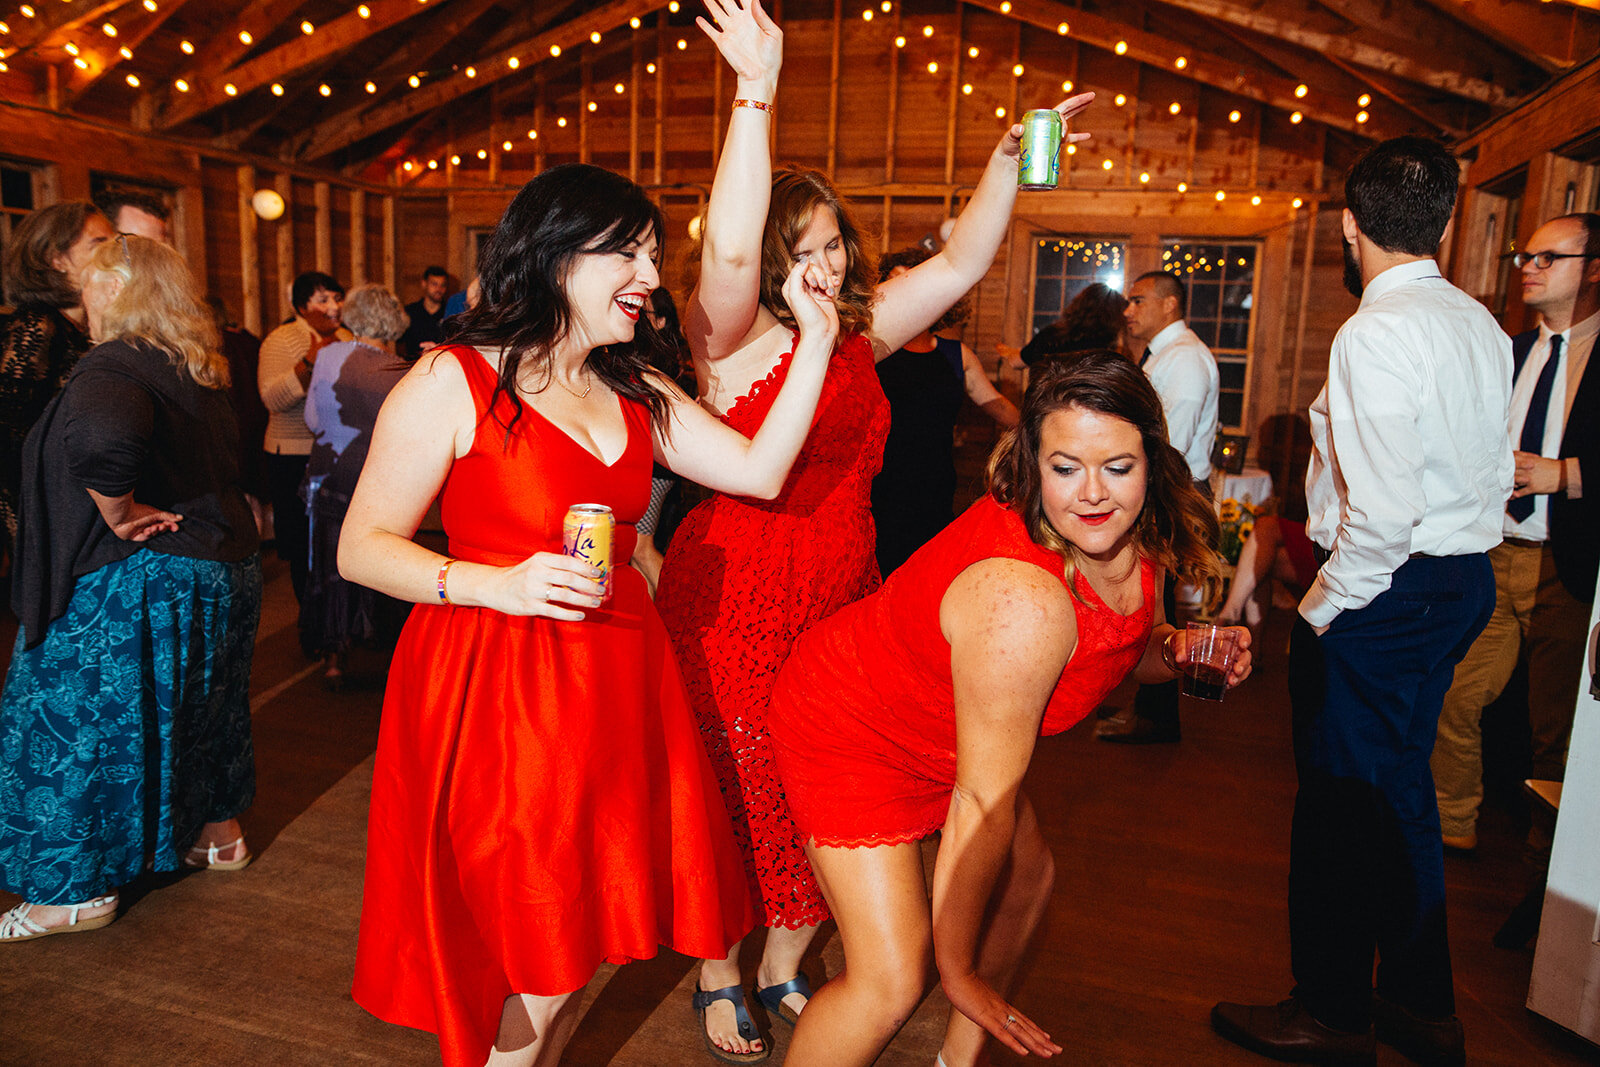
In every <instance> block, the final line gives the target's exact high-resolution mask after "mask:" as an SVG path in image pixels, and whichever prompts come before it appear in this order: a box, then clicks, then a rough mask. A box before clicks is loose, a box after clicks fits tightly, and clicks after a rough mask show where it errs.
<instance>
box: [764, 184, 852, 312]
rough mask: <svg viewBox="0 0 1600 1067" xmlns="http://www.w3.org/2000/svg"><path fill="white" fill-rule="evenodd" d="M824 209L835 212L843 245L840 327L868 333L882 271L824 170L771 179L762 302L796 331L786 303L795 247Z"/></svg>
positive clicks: (838, 298)
mask: <svg viewBox="0 0 1600 1067" xmlns="http://www.w3.org/2000/svg"><path fill="white" fill-rule="evenodd" d="M824 209H826V210H831V211H832V212H833V216H834V218H835V219H836V220H837V221H838V223H839V236H840V238H841V239H842V241H843V242H844V250H845V270H844V277H843V278H841V279H840V285H839V292H838V295H837V296H835V297H834V306H835V307H836V308H837V309H838V312H839V327H840V329H841V331H842V332H844V333H867V332H869V331H870V330H871V329H872V304H873V301H874V300H876V299H877V288H876V286H874V284H873V279H874V278H875V277H877V268H876V266H874V264H873V262H872V254H871V253H870V252H869V251H868V250H867V248H866V246H865V244H864V243H863V241H862V239H861V231H860V229H859V228H858V227H857V226H856V222H855V219H854V218H853V217H852V216H851V214H850V211H849V209H848V207H847V206H846V205H845V202H844V198H843V197H841V196H840V195H839V193H838V191H837V190H836V189H834V187H833V186H832V184H830V183H829V181H828V179H827V178H826V177H825V176H823V174H822V173H821V172H820V171H815V170H805V169H803V168H800V167H779V168H778V169H777V170H776V171H775V172H774V173H773V175H772V201H771V205H770V206H769V207H768V208H767V223H766V227H765V229H763V230H762V233H761V302H762V303H763V304H764V305H766V308H767V310H768V311H770V312H772V314H773V316H774V317H775V318H776V319H777V320H778V321H779V322H781V323H783V324H784V325H785V326H787V327H789V328H790V329H794V328H795V322H794V315H793V313H792V312H790V310H789V305H788V303H787V302H786V301H785V300H784V299H783V283H784V281H786V280H787V279H788V277H789V271H790V270H791V269H793V267H794V262H795V260H794V246H795V243H796V242H798V241H799V240H800V238H801V236H802V235H803V234H804V233H805V232H806V227H807V226H810V225H811V220H812V219H813V218H815V217H816V214H817V212H818V211H821V210H824Z"/></svg>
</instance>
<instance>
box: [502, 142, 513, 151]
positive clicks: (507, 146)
mask: <svg viewBox="0 0 1600 1067" xmlns="http://www.w3.org/2000/svg"><path fill="white" fill-rule="evenodd" d="M500 151H502V152H509V151H511V142H510V141H501V142H500Z"/></svg>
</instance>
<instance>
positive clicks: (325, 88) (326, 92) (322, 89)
mask: <svg viewBox="0 0 1600 1067" xmlns="http://www.w3.org/2000/svg"><path fill="white" fill-rule="evenodd" d="M317 92H319V93H321V94H322V95H323V96H332V95H333V88H332V86H330V85H329V84H328V83H327V82H323V83H322V84H321V85H319V86H317Z"/></svg>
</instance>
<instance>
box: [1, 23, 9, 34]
mask: <svg viewBox="0 0 1600 1067" xmlns="http://www.w3.org/2000/svg"><path fill="white" fill-rule="evenodd" d="M10 32H11V25H10V23H6V22H0V33H10Z"/></svg>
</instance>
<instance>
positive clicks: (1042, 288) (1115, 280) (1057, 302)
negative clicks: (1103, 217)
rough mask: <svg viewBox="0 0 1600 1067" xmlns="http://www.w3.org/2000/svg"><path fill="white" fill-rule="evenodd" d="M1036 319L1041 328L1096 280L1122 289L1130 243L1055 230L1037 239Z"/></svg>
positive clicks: (1035, 321) (1034, 319)
mask: <svg viewBox="0 0 1600 1067" xmlns="http://www.w3.org/2000/svg"><path fill="white" fill-rule="evenodd" d="M1035 253H1036V255H1035V258H1034V286H1033V311H1032V321H1033V324H1034V330H1035V332H1037V331H1038V330H1039V329H1041V328H1043V326H1045V325H1048V324H1049V323H1052V322H1054V321H1055V320H1056V319H1058V318H1060V317H1061V313H1062V311H1064V310H1066V307H1067V305H1068V304H1070V303H1072V300H1073V298H1074V297H1076V296H1077V295H1078V294H1079V293H1081V292H1083V290H1085V289H1087V288H1088V287H1089V286H1090V285H1092V284H1093V283H1095V282H1100V283H1101V284H1103V285H1106V286H1109V287H1110V288H1112V289H1115V290H1117V291H1118V292H1121V291H1122V286H1123V263H1124V260H1125V259H1126V258H1127V254H1128V246H1127V245H1126V244H1125V243H1124V242H1122V241H1117V240H1109V239H1106V238H1096V237H1088V236H1079V235H1073V234H1055V235H1053V236H1049V237H1041V238H1039V239H1038V240H1037V241H1036V243H1035Z"/></svg>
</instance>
